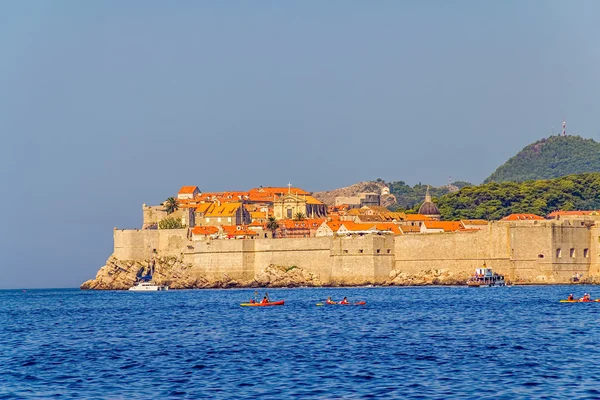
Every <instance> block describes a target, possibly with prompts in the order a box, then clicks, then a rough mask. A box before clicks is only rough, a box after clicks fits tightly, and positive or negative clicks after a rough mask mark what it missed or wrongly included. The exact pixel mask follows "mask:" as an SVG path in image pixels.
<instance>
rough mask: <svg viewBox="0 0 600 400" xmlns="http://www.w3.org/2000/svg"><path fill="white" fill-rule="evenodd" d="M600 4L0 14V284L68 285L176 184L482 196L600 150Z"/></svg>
mask: <svg viewBox="0 0 600 400" xmlns="http://www.w3.org/2000/svg"><path fill="white" fill-rule="evenodd" d="M599 15H600V2H597V1H569V2H566V1H545V0H544V1H522V0H518V1H511V0H509V1H501V2H500V1H496V2H492V1H452V0H440V1H421V0H415V1H377V2H372V1H346V0H344V1H296V2H288V1H239V2H236V1H213V2H203V1H196V0H194V1H184V0H181V1H176V2H164V1H148V0H143V1H142V0H140V1H135V0H129V1H120V0H119V1H110V0H106V1H79V0H73V1H61V0H54V1H45V0H40V1H33V0H32V1H23V0H15V1H9V0H4V1H0V132H1V134H2V145H1V146H0V177H1V180H0V182H1V183H2V189H3V190H2V200H1V201H2V210H4V217H3V224H2V231H1V233H0V251H1V253H0V254H1V255H2V258H1V260H0V288H23V287H24V288H30V287H77V286H79V284H81V283H82V282H83V281H85V280H87V279H90V278H92V277H94V276H95V273H96V271H97V269H98V268H99V267H100V266H102V265H103V264H104V261H105V260H106V259H107V258H108V256H109V255H110V254H111V250H112V229H113V227H121V228H136V227H139V226H140V225H141V218H142V213H141V206H142V203H148V204H157V203H159V202H161V201H163V200H164V199H165V198H167V197H168V196H171V195H174V194H175V193H176V192H177V190H178V188H179V187H180V186H182V185H197V186H199V187H200V189H201V190H204V191H219V190H233V189H239V190H245V189H249V188H251V187H256V186H259V185H263V186H284V185H286V184H287V183H288V182H292V183H293V184H294V185H295V186H299V187H302V188H304V189H306V190H310V191H317V190H326V189H333V188H336V187H341V186H347V185H349V184H352V183H355V182H358V181H361V180H369V179H376V178H383V179H385V180H387V181H395V180H404V181H405V182H407V183H409V184H415V183H418V182H420V181H421V182H423V183H430V184H433V185H443V184H445V183H447V180H448V177H449V176H452V178H453V180H466V181H470V182H473V183H480V182H481V181H482V180H483V179H484V178H486V177H487V176H488V175H489V174H490V173H492V172H493V171H494V169H495V168H496V167H498V166H499V165H501V164H502V163H503V162H504V161H506V159H507V158H509V157H510V156H512V155H514V154H515V153H516V152H517V151H519V150H520V149H521V148H523V147H524V146H525V145H527V144H529V143H531V142H533V141H535V140H537V139H540V138H542V137H547V136H549V135H551V134H552V130H553V129H554V132H555V133H558V132H559V131H560V125H561V121H562V119H563V117H566V118H567V123H568V128H569V131H570V132H572V133H575V134H579V135H581V136H584V137H590V138H594V139H596V140H599V139H600V119H599V118H598V117H599V114H598V110H600V99H599V95H600V78H599V77H600V74H599V71H600V51H599V47H598V43H600V24H599V23H598V16H599Z"/></svg>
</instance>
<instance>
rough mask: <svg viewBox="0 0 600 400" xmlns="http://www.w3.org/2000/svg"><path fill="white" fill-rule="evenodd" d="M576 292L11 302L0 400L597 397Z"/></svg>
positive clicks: (3, 331)
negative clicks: (257, 302) (263, 301)
mask: <svg viewBox="0 0 600 400" xmlns="http://www.w3.org/2000/svg"><path fill="white" fill-rule="evenodd" d="M578 289H581V290H580V291H581V292H582V293H583V292H593V290H594V288H593V287H578ZM572 291H573V288H568V287H560V286H557V287H512V288H505V289H482V290H476V289H468V288H435V287H432V288H351V289H343V288H336V289H332V288H327V289H325V288H324V289H269V293H270V296H271V298H276V299H279V298H283V299H285V300H286V305H285V306H283V307H273V308H242V307H239V303H240V302H243V301H247V300H248V298H250V297H251V296H252V293H253V292H254V289H251V290H241V289H240V290H210V291H172V292H166V293H142V294H140V293H126V292H82V291H78V290H30V291H27V292H26V293H22V292H21V291H0V365H2V368H1V369H0V399H13V398H54V397H56V398H65V399H71V398H82V397H83V398H106V397H109V398H157V397H160V398H191V399H193V398H205V397H211V398H214V399H230V398H236V399H256V398H273V399H282V398H298V397H300V398H302V397H310V398H317V399H319V398H322V399H331V398H407V399H422V398H440V399H445V398H457V399H470V398H474V397H478V398H494V399H497V398H500V399H528V398H546V399H562V398H565V397H569V398H571V399H577V398H581V399H583V398H598V397H600V390H598V389H597V384H596V382H597V381H596V376H597V374H596V365H598V364H599V362H600V349H599V348H597V343H598V335H597V333H596V329H595V327H596V321H597V319H598V315H600V304H591V305H590V304H559V303H558V302H557V300H558V299H559V298H561V297H564V296H565V293H568V292H572ZM329 295H331V296H332V297H334V298H341V297H343V296H348V298H350V299H352V300H354V299H356V300H366V301H367V305H366V306H361V307H335V306H334V307H328V306H325V307H316V306H315V303H316V302H317V301H322V300H323V299H325V298H326V297H327V296H329Z"/></svg>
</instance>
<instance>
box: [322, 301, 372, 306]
mask: <svg viewBox="0 0 600 400" xmlns="http://www.w3.org/2000/svg"><path fill="white" fill-rule="evenodd" d="M365 304H367V302H366V301H356V302H354V303H348V304H340V303H327V302H325V303H317V306H364V305H365Z"/></svg>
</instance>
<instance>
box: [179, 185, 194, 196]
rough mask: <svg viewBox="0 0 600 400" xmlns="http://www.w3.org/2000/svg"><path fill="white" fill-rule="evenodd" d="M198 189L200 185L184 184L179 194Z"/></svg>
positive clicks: (189, 192)
mask: <svg viewBox="0 0 600 400" xmlns="http://www.w3.org/2000/svg"><path fill="white" fill-rule="evenodd" d="M196 190H198V186H182V187H181V189H179V193H178V194H192V193H194V192H195V191H196Z"/></svg>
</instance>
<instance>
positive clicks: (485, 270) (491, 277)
mask: <svg viewBox="0 0 600 400" xmlns="http://www.w3.org/2000/svg"><path fill="white" fill-rule="evenodd" d="M467 285H469V287H494V286H506V281H505V280H504V276H503V275H500V274H497V273H495V272H492V269H491V268H489V267H487V266H486V265H485V263H484V264H483V267H481V268H477V269H476V270H475V275H473V276H472V277H471V278H469V280H468V281H467Z"/></svg>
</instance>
